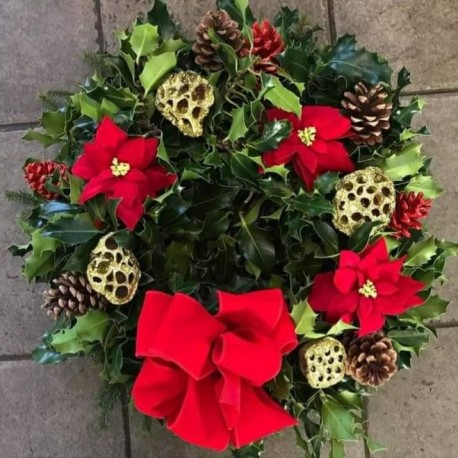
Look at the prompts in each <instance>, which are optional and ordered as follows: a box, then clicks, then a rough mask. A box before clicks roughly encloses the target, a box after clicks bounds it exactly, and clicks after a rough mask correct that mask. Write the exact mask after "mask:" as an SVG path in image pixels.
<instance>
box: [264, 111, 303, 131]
mask: <svg viewBox="0 0 458 458" xmlns="http://www.w3.org/2000/svg"><path fill="white" fill-rule="evenodd" d="M266 115H267V120H268V121H269V122H273V121H289V122H290V123H291V125H292V127H293V129H294V130H297V129H299V128H300V119H299V118H298V117H297V116H296V115H295V114H293V113H290V112H288V111H283V110H280V108H271V109H270V110H267V112H266Z"/></svg>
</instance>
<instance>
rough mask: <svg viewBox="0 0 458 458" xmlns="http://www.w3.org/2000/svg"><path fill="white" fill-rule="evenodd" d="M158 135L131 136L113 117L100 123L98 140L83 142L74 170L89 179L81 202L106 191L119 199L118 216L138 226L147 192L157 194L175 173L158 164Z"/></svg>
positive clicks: (170, 183)
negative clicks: (153, 136)
mask: <svg viewBox="0 0 458 458" xmlns="http://www.w3.org/2000/svg"><path fill="white" fill-rule="evenodd" d="M158 143H159V141H158V139H157V138H144V137H129V136H128V135H127V134H126V133H125V132H124V131H123V130H122V129H120V128H119V127H118V126H117V125H116V124H114V122H113V121H112V120H111V119H110V118H104V119H103V121H102V122H101V123H100V125H99V127H98V129H97V133H96V135H95V140H94V141H93V142H92V143H87V144H86V145H85V146H84V152H83V154H82V155H81V156H80V157H79V158H78V159H77V161H76V163H75V165H74V166H73V168H72V173H73V174H74V175H76V176H78V177H80V178H83V179H84V180H86V181H87V182H88V183H87V184H86V186H85V187H84V190H83V193H82V194H81V198H80V203H84V202H86V201H88V200H89V199H92V198H93V197H95V196H96V195H98V194H104V195H105V196H106V197H107V198H108V199H120V203H119V205H118V209H117V213H116V214H117V216H118V218H119V219H120V220H121V221H122V222H123V223H124V224H125V225H126V226H127V227H128V228H129V229H130V230H133V229H135V226H136V225H137V223H138V221H139V220H140V218H141V217H142V216H143V213H144V208H143V205H144V203H145V200H146V198H147V196H150V197H156V195H157V193H158V192H159V191H161V190H162V189H164V188H166V187H168V186H171V185H172V184H173V183H174V182H175V180H176V176H175V175H173V174H170V173H168V172H167V170H166V169H165V168H164V167H162V166H160V165H157V164H156V154H157V147H158Z"/></svg>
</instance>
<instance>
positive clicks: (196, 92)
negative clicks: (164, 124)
mask: <svg viewBox="0 0 458 458" xmlns="http://www.w3.org/2000/svg"><path fill="white" fill-rule="evenodd" d="M214 102H215V95H214V91H213V87H212V85H211V84H210V83H209V82H208V81H207V80H206V79H205V78H203V77H202V76H200V75H198V74H197V73H194V72H191V71H186V72H180V73H175V74H173V75H172V76H170V77H169V78H168V79H167V80H166V81H165V82H164V83H163V84H162V85H161V86H160V87H159V89H158V91H157V96H156V107H157V109H158V110H159V111H160V112H161V113H162V115H163V116H164V118H166V119H168V120H169V121H170V122H171V123H172V124H173V125H174V126H175V127H177V128H178V129H179V130H180V131H181V132H182V133H183V134H184V135H187V136H188V137H200V136H202V135H203V122H204V120H205V118H206V116H207V115H208V113H209V112H210V108H211V107H212V105H213V104H214Z"/></svg>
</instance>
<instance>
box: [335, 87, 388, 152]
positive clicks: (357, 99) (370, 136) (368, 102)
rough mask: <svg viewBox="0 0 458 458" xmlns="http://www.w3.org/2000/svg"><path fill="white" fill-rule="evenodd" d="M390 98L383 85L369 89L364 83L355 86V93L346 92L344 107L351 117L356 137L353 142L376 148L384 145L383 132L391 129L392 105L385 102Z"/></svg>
mask: <svg viewBox="0 0 458 458" xmlns="http://www.w3.org/2000/svg"><path fill="white" fill-rule="evenodd" d="M387 97H388V94H387V93H386V91H385V89H384V88H383V86H382V85H381V84H377V85H376V86H374V87H372V88H370V89H368V88H367V87H366V86H365V85H364V84H363V83H358V84H357V85H356V86H355V92H349V91H347V92H345V93H344V99H343V100H342V107H343V108H345V110H346V112H347V115H348V116H350V119H351V122H352V126H353V130H354V132H355V136H354V137H353V138H352V139H353V141H354V142H355V143H356V144H358V145H370V146H374V145H377V144H380V143H382V141H383V134H382V131H384V130H388V129H389V128H390V116H391V111H392V109H393V105H392V104H391V103H387V102H385V99H386V98H387Z"/></svg>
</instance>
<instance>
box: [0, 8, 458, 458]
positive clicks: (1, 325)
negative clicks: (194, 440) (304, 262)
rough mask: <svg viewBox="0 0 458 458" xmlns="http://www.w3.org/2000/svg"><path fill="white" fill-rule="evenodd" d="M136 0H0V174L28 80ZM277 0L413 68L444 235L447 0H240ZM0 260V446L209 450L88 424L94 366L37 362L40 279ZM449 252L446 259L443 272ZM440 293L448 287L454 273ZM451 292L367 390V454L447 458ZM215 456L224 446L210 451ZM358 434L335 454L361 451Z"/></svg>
mask: <svg viewBox="0 0 458 458" xmlns="http://www.w3.org/2000/svg"><path fill="white" fill-rule="evenodd" d="M148 4H149V2H148V1H147V0H1V1H0V102H1V104H0V159H1V163H0V164H1V166H0V187H1V189H2V191H3V190H6V189H11V188H15V187H17V186H19V185H20V183H21V179H22V178H21V172H20V167H21V165H22V163H23V161H24V159H25V158H26V157H27V156H36V157H40V156H41V155H44V152H43V151H42V150H40V148H39V147H37V146H35V145H32V144H30V143H26V142H23V141H22V140H21V136H22V135H23V133H24V131H25V130H26V129H27V128H28V127H30V126H31V125H33V123H34V122H35V121H36V119H37V116H38V115H39V113H40V107H39V104H38V101H37V97H36V95H37V93H38V92H39V91H40V90H43V89H46V88H68V87H71V85H72V84H75V83H77V82H79V81H80V79H81V78H82V77H83V76H84V74H85V71H86V67H85V65H84V63H83V62H82V56H83V53H84V51H86V50H97V49H100V48H101V47H105V46H107V47H111V46H113V40H112V38H111V32H112V30H114V29H116V28H120V27H126V26H127V25H128V24H129V23H130V21H131V20H132V19H133V18H134V17H135V16H136V15H137V14H138V13H140V12H144V11H146V10H147V9H148ZM280 4H289V5H292V6H297V7H300V8H302V9H303V10H304V11H308V12H309V14H310V16H311V18H312V19H313V20H314V21H316V22H318V23H320V24H321V25H322V26H323V28H324V32H323V33H322V40H323V41H332V40H335V37H336V35H338V34H342V33H344V32H351V33H356V34H357V36H358V38H359V40H360V42H361V44H364V45H365V46H367V47H368V48H369V49H373V50H377V51H381V52H383V53H384V54H385V55H386V56H387V57H388V58H390V59H391V60H392V62H393V64H394V66H395V67H396V68H400V67H401V66H402V65H406V66H407V67H408V68H410V70H412V73H413V82H414V84H413V86H411V89H409V90H410V91H415V92H418V93H420V94H422V95H423V97H424V98H425V99H426V101H427V107H426V109H425V113H424V116H423V119H422V120H421V121H423V122H427V123H428V125H429V127H430V130H431V131H432V133H433V136H432V137H430V138H427V139H425V143H426V151H427V153H428V154H429V155H430V156H431V157H433V159H434V163H433V170H434V172H435V174H436V176H437V178H438V179H439V181H440V182H441V183H442V185H443V186H444V187H445V189H446V191H447V194H445V196H444V197H442V199H441V200H439V201H438V202H437V203H436V206H435V208H434V211H433V213H432V217H431V218H430V222H429V226H430V227H431V229H433V230H434V231H436V232H437V233H438V234H439V235H440V236H443V237H448V238H452V239H453V238H455V239H457V238H458V230H457V227H456V224H457V221H458V219H457V213H458V208H457V204H456V202H457V200H458V184H457V183H458V181H457V179H456V177H457V176H458V149H457V146H456V137H457V133H458V6H457V4H456V0H404V1H402V2H399V1H397V0H384V1H380V0H346V1H344V0H291V1H289V2H280V1H278V0H267V1H266V0H264V1H263V0H256V1H254V9H255V10H257V11H258V12H262V14H265V15H266V16H272V15H273V13H274V12H275V11H276V10H277V9H278V7H279V6H280ZM169 5H170V8H171V9H172V11H173V12H174V15H175V17H176V18H177V19H178V20H180V21H182V22H184V23H186V27H185V30H187V31H188V32H189V31H191V30H192V29H193V27H194V26H195V24H196V23H197V22H198V20H199V17H200V16H201V15H202V13H204V12H205V11H206V10H207V9H208V8H209V7H211V5H212V0H170V1H169ZM18 212H19V207H16V206H14V205H11V204H9V203H6V202H5V201H4V200H0V214H1V215H2V219H1V221H0V227H1V231H0V246H1V247H2V249H5V248H6V247H7V246H8V245H9V244H10V243H11V242H12V241H16V240H17V239H18V238H19V237H20V234H19V230H18V229H17V228H16V227H15V226H14V225H13V224H12V221H13V217H14V216H15V214H16V213H18ZM2 262H3V267H2V269H0V295H1V297H2V301H1V303H0V458H32V457H34V458H46V457H53V458H63V457H66V458H73V457H74V458H89V457H90V458H204V457H205V458H206V457H208V458H209V457H211V456H215V455H214V454H211V453H208V452H203V451H200V450H197V449H195V448H193V447H189V446H187V445H185V444H183V443H181V442H180V441H179V440H177V439H176V438H174V437H172V436H171V435H169V434H168V433H167V432H165V431H164V430H162V429H161V428H159V427H154V428H153V431H152V433H151V434H145V433H144V432H143V431H142V429H141V427H140V425H139V421H138V419H137V418H136V417H133V416H130V415H129V412H128V411H127V410H126V409H124V411H121V409H118V410H117V411H116V412H115V417H114V420H113V425H112V428H111V430H109V431H100V430H99V429H98V426H97V423H96V413H97V412H96V408H95V403H94V398H93V395H94V393H95V390H96V388H97V385H98V378H97V368H96V367H94V366H92V365H90V364H89V363H84V362H73V363H69V364H66V365H64V366H60V367H53V368H49V367H48V368H41V367H38V366H36V365H35V364H34V363H33V362H31V361H30V352H31V350H32V348H33V346H34V344H35V342H36V341H37V338H38V337H39V336H40V334H41V333H42V331H43V330H44V328H45V327H46V326H47V324H48V319H47V318H46V317H45V316H44V314H43V312H42V311H41V310H40V308H39V305H40V302H41V300H40V292H41V288H40V287H35V286H27V285H26V284H25V283H24V282H23V280H22V279H21V278H20V276H19V267H20V262H19V261H18V260H17V259H12V258H11V257H10V256H9V255H8V254H4V258H3V260H2ZM457 274H458V263H457V261H456V260H454V261H453V262H452V263H451V264H450V266H449V269H448V275H449V277H450V278H452V279H453V280H455V281H456V278H457V276H458V275H457ZM444 294H445V295H446V296H447V297H448V298H449V299H456V297H457V295H458V283H456V282H455V283H454V284H452V283H450V284H449V285H448V286H446V287H445V291H444ZM457 325H458V305H457V304H455V306H452V308H451V311H450V313H449V315H448V316H447V317H446V318H445V319H443V320H442V321H441V322H440V323H438V324H437V327H438V328H439V329H438V331H439V339H438V340H434V341H433V342H432V344H431V346H430V348H429V350H427V351H426V352H425V354H424V355H423V357H422V358H421V359H420V360H418V361H415V364H414V368H413V370H412V371H409V372H403V373H401V374H399V375H398V376H397V377H396V378H395V379H394V380H393V381H392V383H390V384H388V385H387V386H386V387H384V388H383V389H382V390H381V391H380V392H379V393H378V394H377V395H376V396H374V397H372V398H371V400H370V401H369V406H368V417H369V422H368V428H369V431H370V433H371V434H372V435H373V436H374V437H375V438H376V439H378V440H379V441H381V442H382V443H385V444H386V445H387V447H388V450H389V451H387V452H382V453H380V455H378V456H380V457H381V458H410V457H412V458H414V457H415V458H454V457H455V456H457V453H455V451H454V450H455V447H454V446H455V444H456V442H457V440H458V433H457V432H456V427H455V426H456V424H458V401H457V398H456V380H457V378H458V372H457V371H458V369H457V365H456V363H455V359H456V357H455V351H456V347H457V344H458V329H456V326H457ZM268 449H269V451H268V453H267V455H266V456H267V457H268V458H275V457H278V456H283V457H287V458H296V457H298V458H299V457H300V456H302V454H301V453H300V450H296V449H295V447H294V438H293V437H291V434H285V435H281V436H280V437H276V438H274V439H269V441H268ZM222 456H228V455H227V454H226V455H222ZM368 456H369V455H368V453H367V451H365V450H364V449H363V447H362V446H361V444H354V445H353V446H352V447H350V448H349V449H348V457H349V458H362V457H366V458H367V457H368Z"/></svg>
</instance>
